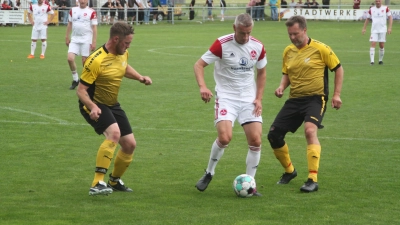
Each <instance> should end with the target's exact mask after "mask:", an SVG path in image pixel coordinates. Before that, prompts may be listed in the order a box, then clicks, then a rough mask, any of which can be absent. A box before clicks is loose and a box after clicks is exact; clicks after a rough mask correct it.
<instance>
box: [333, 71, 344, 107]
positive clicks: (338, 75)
mask: <svg viewBox="0 0 400 225" xmlns="http://www.w3.org/2000/svg"><path fill="white" fill-rule="evenodd" d="M343 76H344V70H343V67H339V68H337V69H336V71H335V87H334V91H333V97H332V103H331V104H332V108H335V109H340V107H341V106H342V100H341V99H340V93H341V91H342V84H343Z"/></svg>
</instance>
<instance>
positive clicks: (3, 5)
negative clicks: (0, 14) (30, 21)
mask: <svg viewBox="0 0 400 225" xmlns="http://www.w3.org/2000/svg"><path fill="white" fill-rule="evenodd" d="M1 10H12V7H11V6H10V5H9V4H8V0H4V1H3V4H1Z"/></svg>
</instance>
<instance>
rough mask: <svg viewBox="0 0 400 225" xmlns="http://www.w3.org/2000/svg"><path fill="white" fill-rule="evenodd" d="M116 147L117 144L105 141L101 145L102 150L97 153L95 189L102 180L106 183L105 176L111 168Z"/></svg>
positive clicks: (93, 184)
mask: <svg viewBox="0 0 400 225" xmlns="http://www.w3.org/2000/svg"><path fill="white" fill-rule="evenodd" d="M116 147H117V143H114V142H112V141H110V140H104V141H103V143H102V144H101V145H100V148H99V150H98V151H97V157H96V170H95V175H94V179H93V183H92V187H94V186H95V185H96V184H97V182H99V181H100V180H103V181H104V175H105V174H106V173H107V170H108V167H110V164H111V160H112V158H113V156H114V151H115V148H116Z"/></svg>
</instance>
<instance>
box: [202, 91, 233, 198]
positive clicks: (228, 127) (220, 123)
mask: <svg viewBox="0 0 400 225" xmlns="http://www.w3.org/2000/svg"><path fill="white" fill-rule="evenodd" d="M232 104H233V103H232V102H229V101H220V100H219V99H218V98H217V100H216V104H215V106H214V108H215V112H216V115H215V120H214V124H215V127H216V129H217V133H218V137H217V139H216V140H215V141H214V142H213V144H212V146H211V152H210V158H209V161H208V166H207V169H206V171H205V174H204V175H203V177H201V178H200V180H199V181H198V182H197V184H196V188H197V189H198V190H199V191H204V190H205V189H206V188H207V187H208V184H209V183H210V182H211V179H212V177H213V176H214V174H215V168H216V166H217V164H218V162H219V161H220V159H221V158H222V156H223V154H224V152H225V148H227V147H228V144H229V142H230V141H231V139H232V127H233V123H234V121H235V120H236V117H237V112H236V109H235V108H234V107H232Z"/></svg>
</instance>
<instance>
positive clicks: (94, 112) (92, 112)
mask: <svg viewBox="0 0 400 225" xmlns="http://www.w3.org/2000/svg"><path fill="white" fill-rule="evenodd" d="M100 115H101V109H100V108H99V107H97V105H96V106H94V107H93V108H92V109H91V110H90V119H92V120H98V119H99V117H100Z"/></svg>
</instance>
